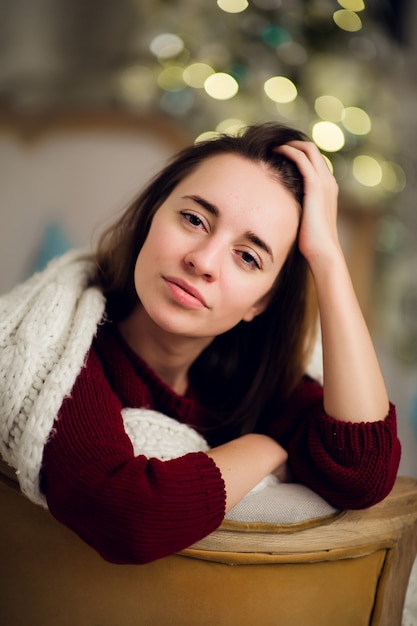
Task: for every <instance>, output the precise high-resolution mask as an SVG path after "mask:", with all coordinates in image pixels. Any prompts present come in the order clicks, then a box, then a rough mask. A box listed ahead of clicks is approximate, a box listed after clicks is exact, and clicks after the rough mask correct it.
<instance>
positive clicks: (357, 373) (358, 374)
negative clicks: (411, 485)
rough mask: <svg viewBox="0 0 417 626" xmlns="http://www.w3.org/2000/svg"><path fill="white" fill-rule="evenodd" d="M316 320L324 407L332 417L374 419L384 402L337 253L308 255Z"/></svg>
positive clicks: (371, 353)
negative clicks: (320, 344) (318, 322)
mask: <svg viewBox="0 0 417 626" xmlns="http://www.w3.org/2000/svg"><path fill="white" fill-rule="evenodd" d="M310 267H311V269H312V272H313V276H314V280H315V284H316V290H317V296H318V304H319V310H320V319H321V331H322V341H323V381H324V407H325V410H326V412H327V413H328V414H329V415H331V416H332V417H334V418H335V419H339V420H343V421H351V422H361V421H369V422H372V421H377V420H380V419H384V418H385V417H386V415H387V413H388V408H389V402H388V396H387V391H386V388H385V383H384V379H383V376H382V373H381V369H380V366H379V363H378V359H377V356H376V353H375V349H374V346H373V343H372V340H371V337H370V334H369V331H368V328H367V326H366V323H365V320H364V318H363V315H362V312H361V310H360V307H359V303H358V301H357V298H356V295H355V292H354V288H353V286H352V282H351V278H350V275H349V272H348V268H347V266H346V262H345V259H344V257H343V255H342V253H341V252H337V251H336V253H335V254H334V255H333V256H330V257H328V258H326V259H316V261H314V260H310Z"/></svg>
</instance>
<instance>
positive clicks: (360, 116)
mask: <svg viewBox="0 0 417 626" xmlns="http://www.w3.org/2000/svg"><path fill="white" fill-rule="evenodd" d="M342 124H343V126H344V127H345V128H346V130H348V131H349V132H351V133H353V134H354V135H367V134H368V133H369V132H370V131H371V128H372V123H371V118H370V117H369V115H368V114H367V112H366V111H364V110H363V109H360V108H359V107H346V109H345V110H344V112H343V119H342Z"/></svg>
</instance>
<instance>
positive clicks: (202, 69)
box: [183, 63, 214, 89]
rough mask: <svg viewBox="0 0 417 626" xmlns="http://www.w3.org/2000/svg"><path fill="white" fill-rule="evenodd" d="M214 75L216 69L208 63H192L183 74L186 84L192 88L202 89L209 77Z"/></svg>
mask: <svg viewBox="0 0 417 626" xmlns="http://www.w3.org/2000/svg"><path fill="white" fill-rule="evenodd" d="M212 74H214V69H213V68H212V67H211V65H208V64H207V63H192V64H191V65H189V66H188V67H186V68H185V70H184V72H183V79H184V82H185V83H187V85H189V86H190V87H194V88H195V89H201V88H203V87H204V83H205V81H206V80H207V78H208V77H209V76H211V75H212Z"/></svg>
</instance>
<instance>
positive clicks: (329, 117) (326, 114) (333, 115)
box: [314, 96, 344, 122]
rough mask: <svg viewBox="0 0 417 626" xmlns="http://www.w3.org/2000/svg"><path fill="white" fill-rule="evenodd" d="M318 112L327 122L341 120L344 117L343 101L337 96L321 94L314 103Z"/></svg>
mask: <svg viewBox="0 0 417 626" xmlns="http://www.w3.org/2000/svg"><path fill="white" fill-rule="evenodd" d="M314 108H315V110H316V113H317V115H318V116H319V117H321V119H322V120H326V121H327V122H340V121H341V119H342V117H343V112H344V106H343V103H342V102H341V101H340V100H339V98H336V97H335V96H320V97H319V98H316V101H315V103H314Z"/></svg>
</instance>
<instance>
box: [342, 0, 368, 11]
mask: <svg viewBox="0 0 417 626" xmlns="http://www.w3.org/2000/svg"><path fill="white" fill-rule="evenodd" d="M337 1H338V3H339V4H340V6H341V7H343V8H344V9H347V10H348V11H356V12H358V11H363V10H364V9H365V3H364V1H363V0H337Z"/></svg>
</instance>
